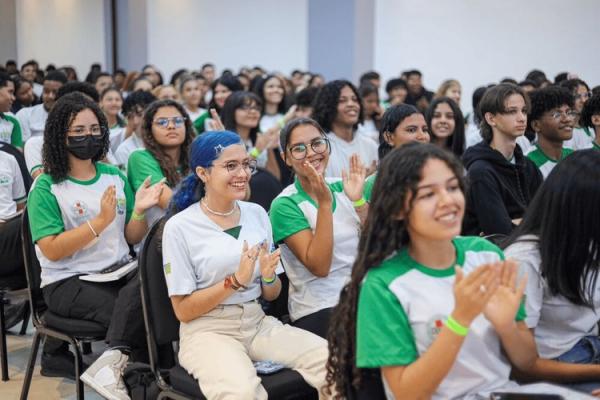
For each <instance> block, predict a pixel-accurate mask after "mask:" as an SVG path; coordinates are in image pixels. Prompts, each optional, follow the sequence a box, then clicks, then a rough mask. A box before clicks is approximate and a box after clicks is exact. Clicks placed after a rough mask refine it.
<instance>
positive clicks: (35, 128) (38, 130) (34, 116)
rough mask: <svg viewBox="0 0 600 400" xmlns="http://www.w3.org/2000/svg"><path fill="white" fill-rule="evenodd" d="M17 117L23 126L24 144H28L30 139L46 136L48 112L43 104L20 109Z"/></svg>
mask: <svg viewBox="0 0 600 400" xmlns="http://www.w3.org/2000/svg"><path fill="white" fill-rule="evenodd" d="M16 117H17V119H18V120H19V124H20V125H21V136H22V137H23V142H27V140H29V138H30V137H34V136H42V135H43V134H44V128H45V127H46V120H47V119H48V111H46V109H45V108H44V104H43V103H42V104H38V105H35V106H32V107H26V108H22V109H20V110H19V112H18V113H17V115H16Z"/></svg>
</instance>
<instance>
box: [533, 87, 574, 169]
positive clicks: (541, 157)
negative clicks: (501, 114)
mask: <svg viewBox="0 0 600 400" xmlns="http://www.w3.org/2000/svg"><path fill="white" fill-rule="evenodd" d="M529 98H530V100H531V111H530V113H529V120H528V122H529V126H531V129H532V130H533V131H534V132H535V134H536V137H537V142H536V144H535V145H534V146H533V147H532V148H531V149H530V150H529V151H528V152H527V153H526V155H527V158H529V159H530V160H531V161H533V163H534V164H535V166H536V167H538V168H539V170H540V172H541V173H542V176H543V177H544V179H546V178H547V177H548V174H549V173H550V171H552V169H553V168H554V167H555V166H556V164H557V163H558V162H559V161H560V160H562V159H563V158H565V157H566V156H568V155H569V154H571V153H572V152H573V150H571V149H569V148H566V147H563V143H564V142H565V141H567V140H569V139H571V137H572V136H573V126H574V124H575V120H576V119H577V117H578V114H577V112H575V111H574V110H573V109H572V108H573V96H571V93H569V91H568V90H567V89H565V88H562V87H558V86H546V87H545V88H543V89H537V90H534V91H533V92H531V93H530V95H529Z"/></svg>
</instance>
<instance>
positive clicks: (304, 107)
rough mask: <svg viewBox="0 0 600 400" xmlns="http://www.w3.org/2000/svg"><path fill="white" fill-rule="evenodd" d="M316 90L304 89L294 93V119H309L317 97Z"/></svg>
mask: <svg viewBox="0 0 600 400" xmlns="http://www.w3.org/2000/svg"><path fill="white" fill-rule="evenodd" d="M318 91H319V89H317V88H305V89H302V90H300V91H299V92H298V93H296V112H295V113H294V118H302V117H304V118H310V117H311V116H312V113H313V103H314V101H315V97H317V92H318Z"/></svg>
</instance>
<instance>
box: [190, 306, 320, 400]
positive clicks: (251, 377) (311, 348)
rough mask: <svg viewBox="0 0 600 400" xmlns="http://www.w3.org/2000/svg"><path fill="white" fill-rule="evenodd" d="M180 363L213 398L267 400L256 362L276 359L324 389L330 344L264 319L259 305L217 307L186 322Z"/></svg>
mask: <svg viewBox="0 0 600 400" xmlns="http://www.w3.org/2000/svg"><path fill="white" fill-rule="evenodd" d="M179 336H180V341H179V346H180V348H179V363H180V364H181V366H182V367H183V368H184V369H185V370H187V371H188V372H189V373H190V374H192V375H193V376H194V377H195V378H196V379H197V380H198V383H199V384H200V388H201V389H202V392H203V393H204V395H205V396H206V397H207V398H208V399H209V400H213V399H244V400H245V399H248V400H250V399H267V392H266V391H265V389H264V388H263V386H262V385H261V382H260V378H258V376H257V375H256V370H255V369H254V366H253V365H252V362H253V361H267V360H270V361H274V362H277V363H280V364H283V365H285V366H286V367H289V368H291V369H293V370H296V371H298V372H299V373H300V375H302V377H303V378H304V380H306V382H308V383H309V384H310V385H311V386H313V387H314V388H317V390H319V398H321V399H323V398H326V397H325V395H324V394H323V393H322V390H320V389H321V388H322V387H323V385H324V384H325V374H326V370H325V364H326V362H327V356H328V350H327V341H326V340H324V339H323V338H320V337H319V336H317V335H314V334H312V333H310V332H308V331H305V330H302V329H299V328H294V327H292V326H289V325H284V324H282V323H281V322H280V321H279V320H277V319H276V318H273V317H269V316H265V314H264V313H263V311H262V309H261V307H260V304H258V303H257V302H256V301H253V302H248V303H244V304H239V305H225V306H222V305H220V306H217V307H216V308H215V309H214V310H212V311H210V312H209V313H207V314H205V315H203V316H202V317H200V318H197V319H195V320H194V321H192V322H189V323H182V324H181V330H180V335H179Z"/></svg>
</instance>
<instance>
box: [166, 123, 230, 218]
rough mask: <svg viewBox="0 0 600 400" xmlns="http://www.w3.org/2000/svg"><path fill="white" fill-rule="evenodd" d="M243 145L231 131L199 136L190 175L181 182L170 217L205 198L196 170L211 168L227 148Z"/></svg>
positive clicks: (193, 146) (193, 148)
mask: <svg viewBox="0 0 600 400" xmlns="http://www.w3.org/2000/svg"><path fill="white" fill-rule="evenodd" d="M234 144H242V141H241V139H240V137H239V136H238V135H237V134H236V133H233V132H230V131H215V132H207V133H204V134H202V135H200V136H198V137H197V138H196V139H194V141H193V142H192V146H191V147H190V174H189V175H188V176H186V177H185V179H183V180H182V181H181V184H180V186H179V188H178V189H177V190H176V192H175V194H174V195H173V198H172V199H171V204H170V206H169V215H174V214H176V213H178V212H179V211H183V210H185V209H186V208H188V207H189V206H191V205H192V204H193V203H195V202H197V201H199V200H200V199H201V198H202V196H204V184H203V183H202V181H201V180H200V178H199V177H198V175H196V168H198V167H203V168H209V167H211V166H212V165H213V162H214V161H215V160H216V159H217V158H219V156H220V155H221V153H222V152H223V150H225V148H227V147H229V146H231V145H234Z"/></svg>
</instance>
